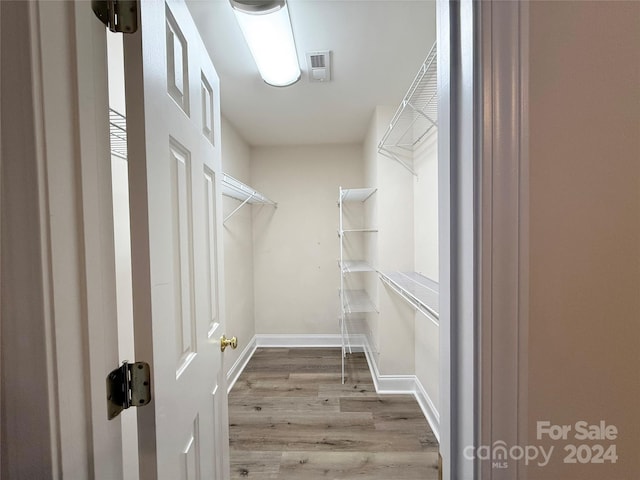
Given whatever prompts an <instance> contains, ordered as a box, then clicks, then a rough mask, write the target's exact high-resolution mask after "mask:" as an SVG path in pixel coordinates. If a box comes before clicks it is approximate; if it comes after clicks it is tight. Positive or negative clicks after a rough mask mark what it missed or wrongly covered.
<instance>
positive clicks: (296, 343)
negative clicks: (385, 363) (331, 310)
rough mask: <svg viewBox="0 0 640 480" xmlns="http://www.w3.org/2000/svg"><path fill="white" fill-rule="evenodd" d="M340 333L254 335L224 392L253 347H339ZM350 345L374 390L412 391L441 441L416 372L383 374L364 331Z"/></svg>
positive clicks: (436, 419)
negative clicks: (362, 360)
mask: <svg viewBox="0 0 640 480" xmlns="http://www.w3.org/2000/svg"><path fill="white" fill-rule="evenodd" d="M341 346H342V337H341V336H340V335H339V334H309V335H304V334H264V333H259V334H256V335H254V336H253V338H252V339H251V341H250V342H249V343H248V344H247V346H246V347H245V348H244V350H243V351H242V353H240V356H239V357H238V359H237V360H236V362H235V363H234V364H233V366H232V367H231V368H230V369H229V372H228V373H227V392H230V391H231V389H232V388H233V385H234V384H235V383H236V381H237V380H238V377H239V376H240V374H241V373H242V371H243V370H244V369H245V367H246V366H247V363H248V362H249V360H250V359H251V357H252V356H253V353H254V352H255V351H256V348H313V347H315V348H320V347H323V348H331V347H337V348H339V347H341ZM351 349H352V351H354V352H364V353H365V356H366V357H367V364H368V365H369V371H370V372H371V378H372V379H373V384H374V386H375V388H376V392H377V393H379V394H381V395H385V394H408V395H413V396H414V397H415V398H416V401H417V402H418V405H420V409H421V410H422V413H423V414H424V416H425V418H426V419H427V422H428V423H429V426H430V427H431V430H433V434H434V435H435V437H436V438H437V439H438V441H440V414H439V413H438V410H437V409H436V408H435V405H434V403H433V401H432V400H431V398H430V397H429V395H428V394H427V392H426V391H425V389H424V387H423V386H422V384H421V383H420V380H418V377H416V376H415V375H382V374H380V370H379V369H378V362H377V359H376V356H375V354H374V352H373V351H372V349H371V346H370V343H369V340H368V338H367V337H366V335H364V334H362V335H360V334H359V335H353V336H352V337H351Z"/></svg>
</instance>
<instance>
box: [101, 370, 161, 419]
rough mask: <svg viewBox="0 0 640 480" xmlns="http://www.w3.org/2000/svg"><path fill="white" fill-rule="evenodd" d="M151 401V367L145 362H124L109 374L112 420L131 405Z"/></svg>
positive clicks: (108, 403)
mask: <svg viewBox="0 0 640 480" xmlns="http://www.w3.org/2000/svg"><path fill="white" fill-rule="evenodd" d="M150 401H151V369H150V368H149V364H148V363H145V362H135V363H129V362H127V361H124V362H122V366H121V367H118V368H116V369H115V370H114V371H112V372H111V373H110V374H109V375H107V418H109V420H112V419H114V418H116V417H117V416H118V415H120V412H122V411H123V410H126V409H127V408H129V407H144V406H145V405H148V404H149V402H150Z"/></svg>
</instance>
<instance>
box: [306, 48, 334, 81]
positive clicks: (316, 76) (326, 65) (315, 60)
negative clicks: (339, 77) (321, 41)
mask: <svg viewBox="0 0 640 480" xmlns="http://www.w3.org/2000/svg"><path fill="white" fill-rule="evenodd" d="M307 68H308V72H309V81H310V82H328V81H330V80H331V51H330V50H326V51H323V52H307Z"/></svg>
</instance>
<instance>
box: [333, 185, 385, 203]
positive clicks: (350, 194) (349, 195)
mask: <svg viewBox="0 0 640 480" xmlns="http://www.w3.org/2000/svg"><path fill="white" fill-rule="evenodd" d="M377 190H378V189H377V188H344V189H340V195H341V200H342V201H343V202H366V201H367V200H369V198H370V197H371V195H373V194H374V193H376V191H377Z"/></svg>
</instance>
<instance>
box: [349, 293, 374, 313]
mask: <svg viewBox="0 0 640 480" xmlns="http://www.w3.org/2000/svg"><path fill="white" fill-rule="evenodd" d="M343 302H344V303H343V308H344V312H345V313H368V312H377V311H378V309H377V308H376V306H375V305H374V304H373V302H372V301H371V299H370V298H369V295H368V294H367V292H366V291H364V290H344V297H343Z"/></svg>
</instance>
